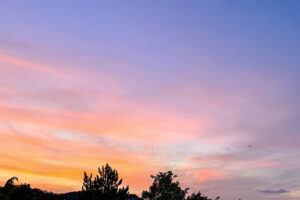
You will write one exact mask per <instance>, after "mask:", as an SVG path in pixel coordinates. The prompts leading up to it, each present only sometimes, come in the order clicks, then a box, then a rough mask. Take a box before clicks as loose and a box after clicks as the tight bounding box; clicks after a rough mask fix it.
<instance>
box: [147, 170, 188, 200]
mask: <svg viewBox="0 0 300 200" xmlns="http://www.w3.org/2000/svg"><path fill="white" fill-rule="evenodd" d="M176 177H177V176H176V175H173V172H171V171H168V172H165V173H162V172H159V173H158V174H157V175H156V176H153V175H152V176H151V178H153V179H154V181H153V183H152V185H151V186H150V187H149V191H143V192H142V197H143V198H144V199H147V200H171V199H172V200H184V199H185V195H186V194H187V191H188V188H185V189H181V187H180V186H179V182H178V181H174V179H175V178H176Z"/></svg>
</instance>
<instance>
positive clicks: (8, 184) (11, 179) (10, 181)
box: [4, 176, 19, 189]
mask: <svg viewBox="0 0 300 200" xmlns="http://www.w3.org/2000/svg"><path fill="white" fill-rule="evenodd" d="M14 181H19V179H18V178H17V177H15V176H14V177H12V178H10V179H8V180H7V181H6V183H5V186H4V187H5V188H6V189H9V188H12V187H13V186H14Z"/></svg>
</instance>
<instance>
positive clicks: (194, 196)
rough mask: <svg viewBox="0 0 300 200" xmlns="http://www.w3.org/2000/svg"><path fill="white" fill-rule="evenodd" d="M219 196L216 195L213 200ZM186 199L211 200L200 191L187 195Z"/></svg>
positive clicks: (217, 199)
mask: <svg viewBox="0 0 300 200" xmlns="http://www.w3.org/2000/svg"><path fill="white" fill-rule="evenodd" d="M219 199H220V197H217V198H216V199H215V200H219ZM187 200H212V199H210V198H208V197H207V196H203V195H202V194H201V192H197V193H193V194H192V195H191V196H188V198H187Z"/></svg>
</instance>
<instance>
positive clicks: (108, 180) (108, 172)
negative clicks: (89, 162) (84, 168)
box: [80, 164, 129, 200]
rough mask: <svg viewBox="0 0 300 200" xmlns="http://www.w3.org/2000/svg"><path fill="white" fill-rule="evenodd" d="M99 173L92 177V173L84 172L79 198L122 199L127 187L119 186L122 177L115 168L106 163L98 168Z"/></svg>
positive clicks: (125, 195) (126, 192) (90, 199)
mask: <svg viewBox="0 0 300 200" xmlns="http://www.w3.org/2000/svg"><path fill="white" fill-rule="evenodd" d="M98 173H99V175H96V176H95V178H94V179H93V174H90V175H89V176H88V175H87V173H86V172H84V178H83V186H82V192H81V194H80V199H82V200H96V199H97V200H98V199H101V200H102V199H103V200H117V199H118V200H123V199H125V198H126V197H127V196H128V195H129V193H128V190H129V187H128V186H127V187H122V188H121V187H120V186H121V184H122V181H123V180H122V179H120V180H119V175H118V172H117V170H116V169H112V168H111V167H110V166H109V165H108V164H106V165H105V166H102V168H100V167H99V168H98Z"/></svg>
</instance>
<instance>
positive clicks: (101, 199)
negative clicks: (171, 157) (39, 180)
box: [0, 164, 220, 200]
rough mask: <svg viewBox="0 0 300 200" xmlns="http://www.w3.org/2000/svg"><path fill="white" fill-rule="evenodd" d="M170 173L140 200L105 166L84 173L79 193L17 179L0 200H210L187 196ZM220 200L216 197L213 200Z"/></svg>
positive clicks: (3, 190)
mask: <svg viewBox="0 0 300 200" xmlns="http://www.w3.org/2000/svg"><path fill="white" fill-rule="evenodd" d="M176 177H177V176H176V175H174V174H173V172H171V171H168V172H164V173H163V172H159V173H158V174H157V175H155V176H153V175H152V176H151V178H152V179H153V183H152V185H151V186H150V187H149V190H146V191H143V192H142V196H141V198H140V197H138V196H137V195H135V194H130V193H129V186H126V187H124V186H121V185H122V179H120V178H119V174H118V172H117V170H116V169H112V168H111V167H110V166H109V165H108V164H106V165H105V166H102V167H101V168H100V167H99V168H98V174H97V175H96V176H93V174H89V175H88V174H87V173H86V172H84V178H83V185H82V190H81V191H78V192H70V193H66V194H54V193H52V192H47V191H43V190H40V189H32V188H31V187H30V184H26V183H25V184H20V185H16V184H15V182H16V181H18V178H17V177H12V178H11V179H9V180H7V182H6V184H5V185H4V186H3V187H0V200H212V199H210V198H208V197H207V196H204V195H202V194H201V192H200V191H199V192H197V193H192V194H191V195H188V190H189V188H181V187H180V185H179V182H178V181H176V180H175V178H176ZM218 199H220V197H217V198H216V199H215V200H218Z"/></svg>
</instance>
